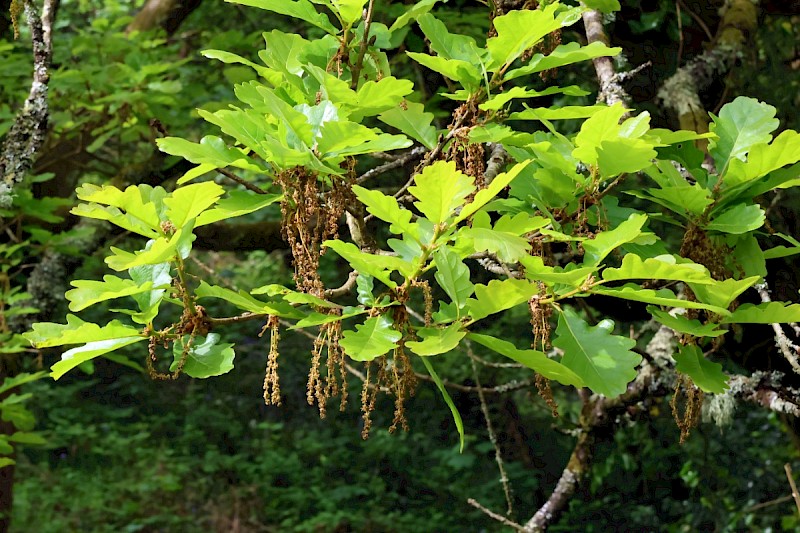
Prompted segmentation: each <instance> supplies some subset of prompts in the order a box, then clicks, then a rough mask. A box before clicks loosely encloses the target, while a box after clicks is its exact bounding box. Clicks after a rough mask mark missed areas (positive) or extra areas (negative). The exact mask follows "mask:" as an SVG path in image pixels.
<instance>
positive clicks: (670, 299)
mask: <svg viewBox="0 0 800 533" xmlns="http://www.w3.org/2000/svg"><path fill="white" fill-rule="evenodd" d="M698 286H701V287H702V285H698ZM589 292H591V293H592V294H600V295H603V296H611V297H613V298H622V299H624V300H633V301H635V302H644V303H648V304H656V305H663V306H668V307H683V308H686V309H707V310H709V311H712V312H714V313H716V314H718V315H723V316H728V315H730V312H729V311H728V310H727V309H725V308H723V307H719V306H716V305H711V304H705V303H701V302H690V301H688V300H682V299H680V298H678V297H677V296H676V295H675V293H674V292H672V291H671V290H669V289H659V290H653V289H644V288H642V287H640V286H639V285H636V284H635V283H626V284H625V285H623V286H622V287H614V288H607V287H592V288H591V289H589Z"/></svg>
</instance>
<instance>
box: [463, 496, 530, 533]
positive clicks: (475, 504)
mask: <svg viewBox="0 0 800 533" xmlns="http://www.w3.org/2000/svg"><path fill="white" fill-rule="evenodd" d="M467 503H468V504H470V505H471V506H473V507H475V508H476V509H479V510H481V511H483V512H484V513H485V514H486V515H488V516H489V517H490V518H494V519H495V520H497V521H498V522H500V523H501V524H503V525H504V526H508V527H511V528H514V529H516V530H517V531H525V528H524V527H522V526H521V525H519V524H517V523H516V522H513V521H511V520H509V519H508V518H506V517H505V516H503V515H499V514H497V513H495V512H494V511H492V510H491V509H487V508H486V507H484V506H483V505H481V504H480V503H478V502H477V501H476V500H474V499H473V498H470V499H468V500H467Z"/></svg>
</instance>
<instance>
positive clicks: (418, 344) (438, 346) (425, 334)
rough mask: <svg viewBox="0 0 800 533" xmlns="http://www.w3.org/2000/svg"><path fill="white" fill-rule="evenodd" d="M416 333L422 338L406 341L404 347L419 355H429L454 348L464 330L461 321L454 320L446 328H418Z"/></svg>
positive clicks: (461, 337)
mask: <svg viewBox="0 0 800 533" xmlns="http://www.w3.org/2000/svg"><path fill="white" fill-rule="evenodd" d="M416 333H417V335H418V336H419V337H421V338H422V340H421V341H408V342H406V344H405V345H406V347H407V348H408V349H409V350H411V351H412V352H414V353H415V354H417V355H420V356H431V355H439V354H442V353H447V352H449V351H451V350H454V349H455V348H456V347H457V346H458V343H459V342H461V339H463V338H464V335H466V334H467V332H466V331H464V330H463V329H461V323H460V322H456V323H455V324H451V325H449V326H447V327H446V328H434V327H430V328H419V329H417V331H416Z"/></svg>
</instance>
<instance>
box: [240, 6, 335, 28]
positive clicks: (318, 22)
mask: <svg viewBox="0 0 800 533" xmlns="http://www.w3.org/2000/svg"><path fill="white" fill-rule="evenodd" d="M225 1H226V2H232V3H235V4H242V5H245V6H252V7H258V8H261V9H266V10H267V11H272V12H274V13H278V14H280V15H286V16H288V17H294V18H298V19H300V20H304V21H306V22H308V23H309V24H313V25H314V26H316V27H318V28H321V29H323V30H325V31H326V32H328V33H331V34H335V33H336V32H337V30H336V26H334V25H333V24H331V21H330V20H329V19H328V17H327V16H325V15H324V14H322V13H318V12H317V10H316V9H315V8H314V6H313V4H311V2H309V1H308V0H225Z"/></svg>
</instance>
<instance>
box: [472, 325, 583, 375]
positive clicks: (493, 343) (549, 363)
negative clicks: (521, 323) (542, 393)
mask: <svg viewBox="0 0 800 533" xmlns="http://www.w3.org/2000/svg"><path fill="white" fill-rule="evenodd" d="M468 338H469V340H471V341H475V342H477V343H478V344H482V345H483V346H486V347H487V348H489V349H491V350H494V351H495V352H497V353H499V354H500V355H504V356H506V357H508V358H509V359H511V360H513V361H516V362H517V363H520V364H522V365H525V366H527V367H528V368H530V369H531V370H533V371H534V372H538V373H540V374H541V375H543V376H544V377H546V378H547V379H552V380H555V381H558V382H559V383H561V384H562V385H571V386H573V387H576V388H581V387H583V386H584V382H583V379H581V377H580V376H579V375H578V374H576V373H575V372H573V371H572V370H570V369H569V368H568V367H566V366H564V365H563V364H561V363H559V362H558V361H555V360H553V359H550V358H549V357H547V355H546V354H545V353H544V352H540V351H539V350H520V349H519V348H517V347H516V346H514V345H513V344H512V343H510V342H508V341H504V340H501V339H498V338H496V337H490V336H489V335H481V334H479V333H470V334H469V336H468Z"/></svg>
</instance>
